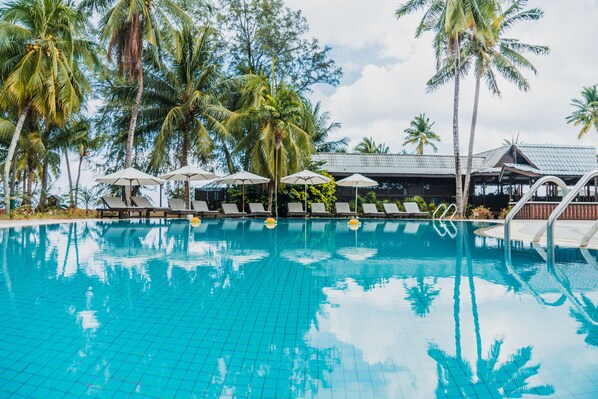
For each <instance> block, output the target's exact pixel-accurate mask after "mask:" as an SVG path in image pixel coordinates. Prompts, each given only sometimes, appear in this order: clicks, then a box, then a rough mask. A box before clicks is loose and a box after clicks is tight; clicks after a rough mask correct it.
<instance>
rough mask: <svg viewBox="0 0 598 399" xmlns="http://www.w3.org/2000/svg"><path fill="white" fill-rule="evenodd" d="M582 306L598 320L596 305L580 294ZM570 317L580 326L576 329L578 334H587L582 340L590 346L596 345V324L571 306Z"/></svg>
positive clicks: (597, 327)
mask: <svg viewBox="0 0 598 399" xmlns="http://www.w3.org/2000/svg"><path fill="white" fill-rule="evenodd" d="M581 302H582V307H583V309H584V310H585V313H586V314H587V315H588V316H589V317H590V318H591V319H592V320H598V306H596V305H594V303H593V302H592V301H591V300H590V298H588V297H587V296H586V295H585V294H581ZM569 313H570V314H571V317H573V318H574V319H575V320H577V321H578V322H579V323H580V324H581V326H580V327H579V328H578V329H577V333H578V334H587V336H586V338H585V340H584V342H586V343H587V344H590V345H592V346H597V347H598V326H596V324H593V323H590V322H589V320H588V319H587V318H586V317H585V316H584V314H582V313H581V312H579V311H577V310H575V309H574V308H571V310H570V311H569Z"/></svg>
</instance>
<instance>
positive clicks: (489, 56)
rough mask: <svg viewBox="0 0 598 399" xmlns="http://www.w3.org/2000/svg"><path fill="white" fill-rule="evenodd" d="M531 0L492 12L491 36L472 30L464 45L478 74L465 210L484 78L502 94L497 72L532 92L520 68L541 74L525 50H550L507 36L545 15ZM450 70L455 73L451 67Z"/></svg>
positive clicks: (517, 1)
mask: <svg viewBox="0 0 598 399" xmlns="http://www.w3.org/2000/svg"><path fill="white" fill-rule="evenodd" d="M526 3H527V0H515V1H514V2H513V3H512V4H511V5H510V6H509V7H507V9H506V10H504V11H502V12H497V13H495V14H492V15H491V22H492V23H491V24H490V29H489V33H490V34H489V35H486V36H485V37H484V38H481V37H480V36H479V35H477V34H474V33H471V32H469V33H468V34H467V35H466V37H465V39H464V44H463V48H462V53H463V57H464V58H466V59H467V63H468V64H469V63H471V64H473V68H474V74H475V82H476V83H475V95H474V102H473V113H472V117H471V128H470V132H469V147H468V152H467V167H466V172H465V184H464V186H463V209H466V208H467V202H468V199H469V189H470V181H471V169H472V164H473V147H474V141H475V131H476V124H477V117H478V106H479V101H480V86H481V80H482V77H483V78H484V80H485V81H486V84H487V86H488V89H489V90H490V93H491V94H493V95H496V96H498V97H500V96H501V91H500V89H499V87H498V82H497V79H496V77H497V75H500V76H502V77H503V78H504V79H506V80H507V81H509V82H511V83H513V84H515V85H516V86H517V87H518V88H519V90H522V91H525V92H527V91H529V89H530V86H529V82H528V80H527V79H526V78H525V76H523V74H522V72H521V71H520V69H521V68H523V69H528V70H530V71H531V72H532V73H533V74H534V75H536V74H537V71H536V68H535V67H534V65H533V64H532V63H531V62H530V61H529V60H528V59H527V58H525V56H524V53H531V54H534V55H547V54H548V53H549V52H550V50H549V48H548V47H546V46H539V45H534V44H527V43H522V42H520V41H519V40H517V39H511V38H506V37H504V35H505V34H506V33H507V31H508V30H509V29H510V28H511V27H512V26H513V25H515V24H516V23H517V22H519V21H537V20H539V19H540V18H542V17H543V15H544V12H543V11H542V10H541V9H539V8H532V9H529V10H526V9H525V4H526ZM450 72H454V69H451V71H450ZM443 76H445V71H443V70H441V71H439V72H438V73H437V74H436V76H435V77H440V81H435V78H432V79H431V82H430V85H429V86H430V87H435V86H437V85H438V84H441V82H442V80H443V79H444V77H443Z"/></svg>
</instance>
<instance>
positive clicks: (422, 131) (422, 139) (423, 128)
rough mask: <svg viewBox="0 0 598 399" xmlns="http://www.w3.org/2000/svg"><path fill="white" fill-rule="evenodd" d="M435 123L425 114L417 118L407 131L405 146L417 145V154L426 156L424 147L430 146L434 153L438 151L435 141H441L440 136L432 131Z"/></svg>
mask: <svg viewBox="0 0 598 399" xmlns="http://www.w3.org/2000/svg"><path fill="white" fill-rule="evenodd" d="M433 126H434V122H432V123H430V118H428V117H426V115H425V114H420V115H418V116H416V117H415V118H414V119H413V120H412V121H411V123H410V127H408V128H407V129H405V133H407V136H405V141H404V142H403V146H405V145H407V144H415V145H416V147H415V153H416V154H418V155H423V154H424V146H426V145H429V146H430V147H432V149H433V150H434V152H437V151H438V148H437V147H436V145H434V143H433V141H440V136H439V135H438V134H436V133H435V132H433V131H432V127H433Z"/></svg>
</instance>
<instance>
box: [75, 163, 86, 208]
mask: <svg viewBox="0 0 598 399" xmlns="http://www.w3.org/2000/svg"><path fill="white" fill-rule="evenodd" d="M84 157H85V155H80V156H79V166H78V167H77V180H76V181H75V208H76V207H77V206H79V205H78V202H79V179H81V166H82V165H83V158H84Z"/></svg>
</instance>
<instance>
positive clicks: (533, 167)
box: [312, 144, 598, 211]
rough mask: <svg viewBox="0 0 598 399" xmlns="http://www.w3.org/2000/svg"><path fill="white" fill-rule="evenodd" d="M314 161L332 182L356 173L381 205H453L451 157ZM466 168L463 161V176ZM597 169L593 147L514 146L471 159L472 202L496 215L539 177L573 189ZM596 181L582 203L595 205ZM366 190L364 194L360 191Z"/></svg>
mask: <svg viewBox="0 0 598 399" xmlns="http://www.w3.org/2000/svg"><path fill="white" fill-rule="evenodd" d="M312 160H313V161H314V162H317V163H319V164H321V166H320V167H321V169H322V170H324V171H326V172H328V173H330V174H331V175H332V176H334V178H335V179H341V178H343V177H346V176H349V175H351V174H353V173H360V174H362V175H364V176H367V177H369V178H371V179H374V180H376V181H377V182H378V184H379V185H378V187H373V188H371V189H368V191H374V192H375V193H376V195H377V196H378V198H379V199H382V200H390V201H396V200H400V201H402V200H404V199H405V198H409V197H413V196H415V195H419V196H421V197H423V198H424V199H425V201H426V202H428V203H430V202H435V203H441V202H453V201H454V193H455V164H454V157H453V156H451V155H407V154H362V153H318V154H315V155H313V157H312ZM466 165H467V159H466V157H463V158H462V161H461V168H462V172H463V176H465V170H466ZM596 168H598V162H597V158H596V148H595V147H594V146H581V145H546V144H542V145H540V144H516V145H510V146H503V147H499V148H495V149H492V150H488V151H484V152H480V153H478V154H475V156H474V158H473V164H472V170H473V173H472V182H471V185H472V189H471V191H470V192H471V197H470V203H471V204H473V205H485V206H487V207H489V208H490V209H492V210H494V211H498V210H500V209H501V208H504V207H506V206H508V204H509V202H512V201H517V200H518V199H519V198H520V196H521V195H522V194H523V193H524V192H525V191H526V188H527V187H529V186H530V185H532V184H533V183H534V181H535V180H536V179H537V178H539V177H542V176H547V175H553V176H557V177H560V178H561V179H563V181H565V183H567V184H568V185H573V184H575V183H576V182H577V180H578V179H579V178H580V177H581V176H582V175H583V174H584V173H586V172H588V171H590V170H593V169H596ZM597 185H598V182H596V180H594V182H593V184H591V185H589V186H588V187H587V188H586V192H585V195H581V196H580V201H596V202H598V191H597V190H596V186H597ZM364 191H365V190H364ZM353 195H354V191H353V190H352V189H350V188H343V187H337V197H338V198H339V199H343V200H350V199H351V198H352V196H353ZM560 196H561V194H560V193H559V191H558V190H557V187H556V186H548V188H547V189H546V190H544V191H542V192H539V193H538V197H537V198H536V200H537V201H554V200H556V197H560Z"/></svg>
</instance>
